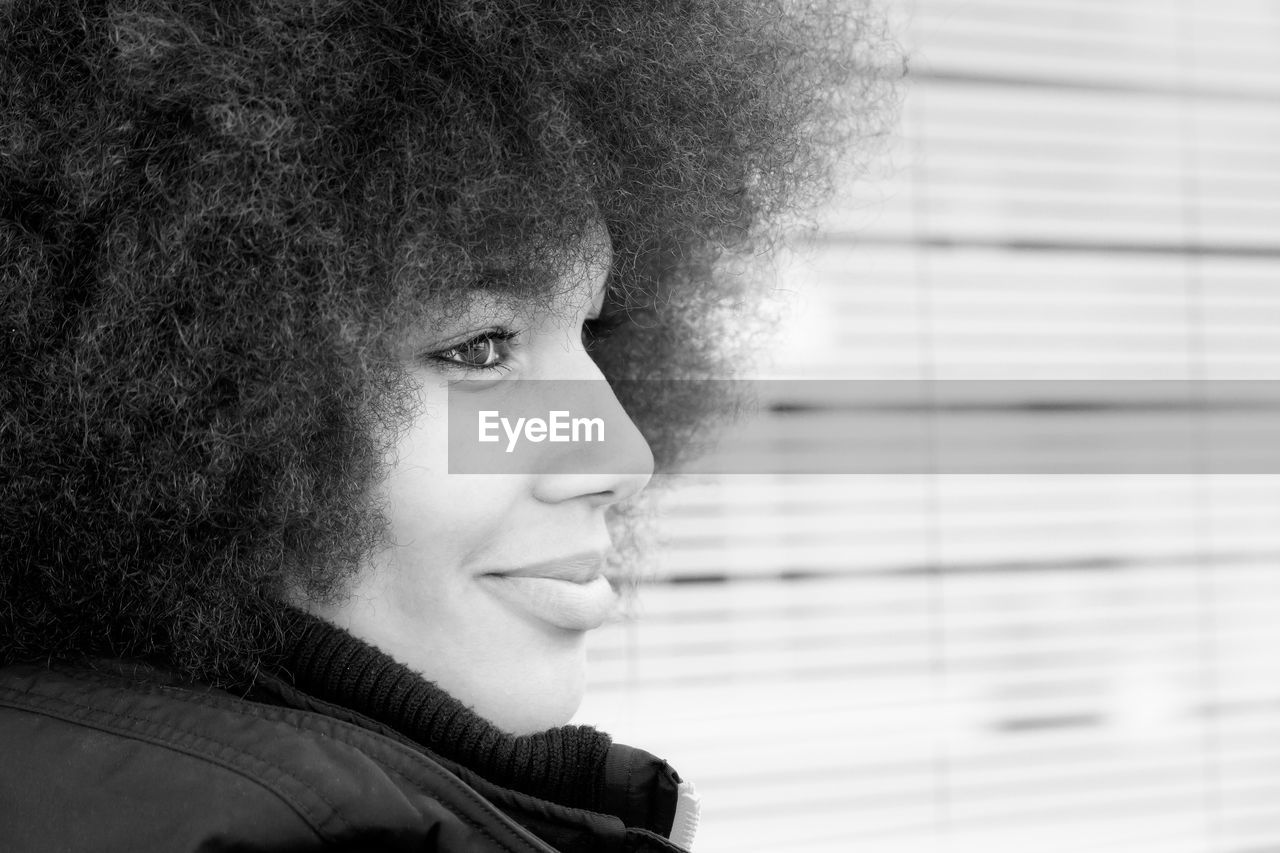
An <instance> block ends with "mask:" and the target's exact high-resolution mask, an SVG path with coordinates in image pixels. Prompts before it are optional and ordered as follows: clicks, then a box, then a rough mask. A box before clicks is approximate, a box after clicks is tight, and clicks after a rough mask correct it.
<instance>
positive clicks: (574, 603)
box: [481, 575, 618, 631]
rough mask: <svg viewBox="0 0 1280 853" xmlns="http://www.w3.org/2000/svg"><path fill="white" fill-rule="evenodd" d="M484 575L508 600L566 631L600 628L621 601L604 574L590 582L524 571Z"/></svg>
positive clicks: (499, 595)
mask: <svg viewBox="0 0 1280 853" xmlns="http://www.w3.org/2000/svg"><path fill="white" fill-rule="evenodd" d="M481 579H482V581H483V582H484V583H485V584H486V585H487V587H488V589H489V591H490V592H492V593H493V594H494V595H496V596H497V597H498V598H500V599H502V601H503V602H505V603H506V604H508V605H510V606H511V607H514V608H515V609H516V610H519V611H521V612H522V613H525V614H527V615H529V616H532V617H533V618H535V619H537V620H539V621H541V622H546V623H547V624H548V625H553V626H555V627H556V628H562V629H564V630H566V631H590V630H592V629H593V628H599V627H600V626H601V625H603V624H604V623H605V622H607V621H608V620H609V617H610V616H612V615H613V613H614V610H615V609H616V607H617V603H618V594H617V593H616V592H614V590H613V586H612V585H611V584H610V583H609V581H608V579H607V578H605V577H604V576H603V575H599V576H597V577H596V578H595V579H593V580H590V581H587V582H586V583H574V582H573V581H568V580H562V579H560V578H545V577H524V576H521V575H482V576H481Z"/></svg>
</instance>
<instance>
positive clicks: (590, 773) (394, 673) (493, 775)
mask: <svg viewBox="0 0 1280 853" xmlns="http://www.w3.org/2000/svg"><path fill="white" fill-rule="evenodd" d="M293 616H294V619H293V620H292V621H293V625H294V626H295V627H294V629H293V630H291V631H290V636H289V639H288V640H287V641H286V644H285V647H284V649H283V655H282V657H281V659H280V660H281V668H280V672H279V674H280V675H281V676H282V677H283V678H284V679H285V680H286V681H287V682H289V683H291V684H292V686H293V687H295V688H297V689H298V690H301V691H303V692H304V693H307V694H309V695H311V696H313V697H315V698H317V699H320V700H323V701H325V702H330V703H333V704H335V705H340V706H342V707H345V708H347V709H349V710H351V711H355V712H356V713H358V714H360V715H362V716H365V717H367V718H369V719H372V720H374V721H376V722H378V723H381V724H383V725H385V726H388V727H390V728H392V729H394V730H396V731H397V732H399V733H400V734H401V735H404V736H406V737H408V738H409V739H411V740H413V741H414V742H416V743H418V744H421V745H422V746H424V747H426V748H427V749H429V750H431V751H432V752H434V753H435V754H437V755H439V756H441V757H443V758H445V759H448V760H450V761H453V762H455V763H457V764H460V765H463V766H465V767H467V768H469V769H470V770H472V771H474V772H476V773H478V774H479V775H480V776H483V777H484V778H486V779H488V780H489V781H490V782H493V783H495V784H497V785H501V786H503V787H506V788H511V789H514V790H517V791H520V792H522V793H525V794H529V795H531V796H534V797H538V798H540V799H544V800H550V801H552V802H556V803H559V804H561V805H565V806H569V807H572V808H581V809H587V810H590V811H598V812H607V813H613V814H616V815H617V816H618V817H620V818H622V819H623V821H624V823H626V824H627V825H630V826H638V827H643V828H645V829H650V830H652V831H655V832H658V833H659V834H662V835H666V834H667V833H669V832H670V830H671V825H672V819H673V816H674V810H675V788H676V786H677V785H678V784H679V782H680V778H679V776H678V775H677V774H676V773H675V771H674V770H672V769H671V768H670V766H669V765H667V764H666V762H664V761H662V760H661V759H658V758H655V757H654V756H652V755H650V754H649V753H647V752H644V751H642V750H638V749H634V748H632V747H626V746H623V745H621V744H613V743H612V741H611V739H610V737H609V736H608V735H607V734H605V733H603V732H600V731H597V730H596V729H594V728H592V727H590V726H561V727H559V728H554V729H549V730H547V731H543V732H537V733H534V734H529V735H519V736H517V735H512V734H509V733H507V732H504V731H502V730H501V729H499V728H497V727H496V726H494V725H493V724H492V723H490V722H488V721H487V720H485V719H484V718H482V717H480V716H479V715H478V714H476V713H475V712H474V711H472V710H471V709H470V708H468V707H466V706H465V705H463V704H462V703H461V702H459V701H458V700H457V699H455V698H454V697H453V696H451V695H450V694H449V693H447V692H446V691H445V690H443V689H442V688H440V687H439V686H437V685H436V684H434V683H432V682H430V681H428V680H426V679H424V678H422V677H421V676H420V675H418V674H417V673H415V672H414V671H413V670H411V669H409V668H408V667H407V666H404V665H403V664H401V663H399V662H398V661H396V660H394V659H393V658H391V657H390V656H389V655H387V654H385V653H384V652H382V651H380V650H379V649H377V648H374V647H373V646H371V645H369V644H367V643H365V642H363V641H362V640H360V639H358V638H356V637H355V636H353V635H351V634H350V633H348V632H346V631H344V630H342V629H340V628H338V627H336V626H334V625H332V624H330V623H328V622H325V621H324V620H322V619H319V618H317V617H314V616H311V615H309V614H306V613H303V612H301V611H294V613H293Z"/></svg>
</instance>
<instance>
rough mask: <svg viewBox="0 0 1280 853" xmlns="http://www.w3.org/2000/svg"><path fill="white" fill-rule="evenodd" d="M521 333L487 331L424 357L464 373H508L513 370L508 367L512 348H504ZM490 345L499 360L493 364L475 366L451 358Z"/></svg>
mask: <svg viewBox="0 0 1280 853" xmlns="http://www.w3.org/2000/svg"><path fill="white" fill-rule="evenodd" d="M519 335H520V332H519V331H518V330H515V329H505V328H496V329H486V330H485V331H483V332H481V333H480V334H478V335H475V336H473V337H471V338H468V339H467V340H465V341H462V342H460V343H456V344H454V345H453V346H451V347H445V348H444V349H441V350H436V351H435V352H429V353H426V354H425V355H424V356H423V357H424V358H426V359H428V360H429V361H432V362H435V363H436V364H439V365H443V366H444V367H445V368H446V369H448V370H457V371H462V372H475V373H489V372H492V371H507V370H510V369H511V368H510V367H508V366H507V360H508V359H509V358H510V356H511V352H510V347H509V346H506V347H504V346H502V345H503V344H510V343H511V342H512V341H514V340H515V339H516V338H517V337H519ZM484 343H490V344H491V347H492V349H491V354H493V355H496V357H497V360H496V361H494V362H493V363H492V364H474V363H471V362H467V361H460V360H458V359H456V358H450V357H449V354H450V353H455V352H460V351H462V350H465V349H467V348H468V347H474V346H478V345H480V344H484Z"/></svg>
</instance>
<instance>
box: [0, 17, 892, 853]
mask: <svg viewBox="0 0 1280 853" xmlns="http://www.w3.org/2000/svg"><path fill="white" fill-rule="evenodd" d="M0 16H3V18H2V20H3V23H2V24H0V29H2V35H0V41H3V43H4V44H5V45H6V50H5V55H4V57H3V58H2V59H0V63H3V65H2V66H0V67H2V68H3V72H2V73H3V87H2V89H0V90H2V91H3V92H4V99H5V100H4V102H3V103H4V107H3V116H4V119H3V121H4V134H3V139H2V140H0V145H2V146H3V147H2V148H0V181H3V190H2V191H0V204H2V205H3V208H0V258H2V259H3V284H2V288H0V300H2V301H0V311H2V313H0V316H2V317H3V323H4V325H3V328H4V338H3V339H4V345H3V351H2V352H3V367H4V374H3V375H4V379H3V384H2V385H0V395H3V396H2V399H0V403H2V405H3V413H4V414H3V421H2V422H0V424H2V426H0V455H2V456H0V459H2V461H3V470H4V471H5V472H6V477H5V481H4V483H3V485H0V512H2V513H3V521H2V523H0V537H2V538H0V544H2V548H0V663H3V664H4V665H5V666H4V668H3V669H0V754H3V755H4V761H3V769H2V770H0V848H2V849H5V850H49V849H58V850H106V849H122V850H123V849H127V850H133V851H136V850H149V849H156V850H187V849H191V850H196V849H201V850H204V849H290V850H294V849H310V848H311V847H325V846H328V847H336V848H340V849H360V850H375V849H376V850H398V849H405V850H462V849H466V850H481V849H484V850H488V849H494V850H547V849H549V848H548V845H550V847H551V848H555V849H561V850H612V849H617V850H671V849H674V847H673V842H674V843H676V844H687V843H688V840H689V837H690V830H691V827H692V825H693V824H694V823H695V822H696V815H695V814H694V812H693V810H692V806H691V803H692V798H691V796H690V792H689V790H688V786H687V785H685V784H684V783H683V782H682V781H681V780H680V778H679V777H678V776H677V775H676V774H675V772H674V771H673V770H671V769H670V768H669V767H668V766H667V765H666V764H665V763H664V762H662V761H660V760H658V759H656V758H654V757H652V756H650V755H648V754H647V753H643V752H641V751H639V750H633V749H630V748H627V747H623V746H621V745H618V744H612V743H611V741H610V739H609V738H608V737H607V736H606V735H604V734H602V733H600V732H597V731H595V730H593V729H590V728H587V727H570V726H567V725H566V723H567V722H568V720H569V718H570V716H571V715H572V714H573V713H574V710H575V709H576V707H577V704H578V700H579V698H580V696H581V692H582V687H583V639H584V636H585V634H586V632H587V631H589V630H590V629H591V628H593V627H595V626H596V625H598V624H600V623H601V622H602V621H603V620H604V619H605V618H606V617H607V616H608V614H609V612H610V610H611V608H612V605H613V603H614V598H615V595H616V593H615V591H614V585H615V584H617V583H618V581H619V577H620V575H619V573H618V572H617V571H616V570H617V568H618V565H619V563H620V558H619V556H618V555H619V553H620V551H625V550H626V549H625V548H623V549H619V548H611V532H612V534H613V536H614V537H618V536H621V537H622V539H623V540H625V539H626V537H625V529H626V525H625V523H624V522H625V519H626V517H627V514H626V512H625V511H624V509H625V507H626V506H627V504H628V503H629V502H631V499H632V498H634V496H635V495H637V494H638V493H639V492H640V490H641V489H643V488H644V486H645V484H646V482H647V481H648V479H649V476H650V474H651V472H652V471H653V469H654V464H655V460H656V464H657V466H658V467H659V468H662V467H666V466H669V465H671V464H672V463H673V461H674V460H675V459H676V458H678V456H679V455H680V452H681V450H682V449H683V448H685V447H687V446H688V445H689V437H690V436H691V435H692V434H693V430H695V429H696V428H697V426H698V424H699V423H701V422H702V421H703V420H704V419H705V418H706V417H707V416H709V415H710V414H712V413H713V412H714V409H715V406H716V401H715V400H711V399H706V398H704V397H702V396H700V395H690V394H685V395H683V396H681V394H680V393H678V391H677V389H678V387H679V386H678V385H677V384H676V383H674V382H664V381H663V380H674V379H679V378H683V377H691V376H698V375H710V374H712V373H720V372H722V371H723V368H724V366H725V365H724V364H723V356H722V353H721V350H720V349H719V348H718V345H717V342H718V340H719V339H720V338H721V336H722V334H723V331H724V329H725V327H724V326H723V325H721V326H717V325H716V324H715V323H714V322H713V320H716V321H717V322H723V321H724V318H725V317H726V313H725V310H724V307H725V306H726V305H728V304H732V303H733V302H734V301H735V300H739V299H740V293H739V291H740V290H741V289H742V285H741V284H740V278H738V277H732V276H728V275H724V274H722V273H721V272H720V270H722V268H723V266H724V261H725V259H726V258H729V257H731V256H733V255H735V254H737V255H739V256H741V255H742V254H743V253H745V252H751V251H756V250H758V248H759V247H760V246H761V245H762V244H763V243H764V242H765V241H766V240H767V237H768V234H769V233H770V230H769V229H770V228H773V227H775V226H776V225H777V223H778V221H779V214H780V213H781V212H782V211H783V210H785V209H786V208H787V206H788V205H790V204H792V203H794V202H795V201H797V200H798V199H799V198H800V197H801V195H802V194H803V193H804V192H805V191H807V190H809V189H811V188H813V187H815V186H816V185H817V183H818V178H820V176H821V174H822V170H821V165H822V158H823V157H824V156H825V155H826V153H828V152H829V151H830V146H831V144H832V140H833V139H835V138H836V136H838V135H839V134H838V133H837V132H836V131H837V122H836V119H835V117H836V116H837V115H838V114H839V109H840V108H841V104H842V101H841V98H843V97H844V96H846V95H849V94H851V93H852V94H854V95H858V96H861V97H862V101H860V103H864V104H869V103H870V101H869V100H868V99H867V98H866V95H868V94H869V93H871V92H872V91H873V90H874V88H875V86H876V83H875V80H874V75H870V74H867V73H866V71H867V69H865V68H862V67H860V66H859V61H858V56H859V53H858V50H859V47H860V45H862V44H864V43H865V39H864V36H865V28H864V26H863V21H862V18H861V16H860V15H855V14H852V13H849V12H845V13H842V14H840V15H830V14H822V13H820V12H818V11H817V10H812V9H810V10H808V11H807V12H806V13H805V14H799V13H797V12H796V10H795V9H793V8H792V4H790V3H775V2H754V3H738V2H735V3H727V2H707V3H696V4H685V3H679V4H651V3H649V2H644V3H636V4H634V7H630V6H627V5H625V4H601V3H598V2H595V0H590V2H588V0H582V2H576V3H570V2H565V3H554V4H552V3H547V4H524V3H478V2H454V3H432V4H416V3H399V4H397V3H385V2H380V3H359V2H314V0H313V2H301V0H290V1H289V2H265V0H264V2H246V3H238V4H210V5H208V6H207V7H205V6H204V5H203V4H181V3H176V2H158V1H157V2H127V3H126V2H119V3H111V2H88V0H81V2H74V3H60V4H45V3H38V2H11V3H7V4H5V5H4V6H3V7H2V9H0ZM868 114H870V113H868ZM859 115H861V113H849V114H846V115H845V119H847V118H848V117H853V118H857V117H858V116H859ZM855 124H856V122H855ZM847 126H848V125H846V127H847ZM833 134H834V135H833ZM717 318H718V320H717ZM728 322H730V323H732V322H733V321H732V320H730V321H728ZM606 379H607V380H609V381H608V382H606V381H604V380H606ZM628 379H641V380H646V381H645V382H641V383H628V382H626V381H625V380H628ZM521 380H530V381H528V382H522V381H521ZM532 380H572V382H568V383H566V382H565V381H557V382H534V381H532ZM570 386H571V387H573V388H575V389H578V392H579V394H580V396H577V397H575V401H576V402H577V403H580V404H582V405H583V406H587V407H590V408H592V409H593V411H595V412H597V413H598V414H599V415H600V417H601V420H602V422H603V423H604V426H605V428H606V430H607V435H608V437H609V442H608V444H607V445H604V446H596V445H590V444H587V443H582V442H579V443H574V442H569V443H567V444H563V443H552V442H545V443H536V444H530V445H529V449H528V450H527V452H526V453H525V454H524V455H523V456H522V457H521V458H522V463H521V466H520V467H519V469H518V470H517V469H516V468H514V467H513V468H511V469H508V470H498V471H497V473H494V472H493V471H490V472H489V473H459V472H458V470H456V469H460V468H465V463H466V462H467V460H468V459H469V458H470V456H469V454H480V453H481V452H482V451H484V450H486V449H487V448H481V447H479V445H478V444H477V445H476V446H474V447H470V448H462V449H461V450H460V449H459V448H458V447H457V446H452V447H451V446H450V445H449V442H448V438H447V436H448V435H449V434H450V432H451V428H452V429H453V430H456V432H455V434H466V433H465V432H463V430H470V429H474V427H473V426H472V424H473V423H474V421H471V420H466V421H465V422H464V416H467V417H470V416H472V415H476V414H479V415H481V416H483V413H484V412H495V411H502V410H503V409H504V407H506V408H510V407H512V406H514V405H515V403H514V400H515V399H516V398H521V400H522V402H523V403H524V404H529V405H533V406H534V408H538V407H541V409H542V410H544V411H548V412H550V411H554V410H557V409H558V408H563V405H562V402H563V398H562V397H561V396H560V395H562V394H563V393H564V392H565V389H566V388H568V387H570ZM516 389H519V390H518V391H517V390H516ZM582 389H587V390H586V391H585V392H583V391H582ZM615 389H616V390H615ZM646 389H647V390H646ZM451 467H452V468H454V469H455V470H454V472H453V473H450V469H451ZM606 569H608V572H606ZM610 578H612V581H613V583H611V581H610Z"/></svg>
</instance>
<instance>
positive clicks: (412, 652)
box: [303, 244, 653, 734]
mask: <svg viewBox="0 0 1280 853" xmlns="http://www.w3.org/2000/svg"><path fill="white" fill-rule="evenodd" d="M606 245H607V244H606ZM596 254H597V255H600V257H598V258H596V259H594V260H581V261H578V262H576V263H571V264H569V265H567V266H566V269H565V270H564V272H563V274H562V277H561V284H562V286H561V287H560V288H558V291H559V295H557V296H556V297H554V299H552V300H545V299H544V300H541V301H533V300H530V301H527V302H514V301H512V300H509V299H507V300H504V299H502V298H501V297H498V296H495V295H494V294H491V293H485V292H477V293H476V294H475V295H474V296H473V298H472V300H471V303H470V305H469V306H468V307H467V309H466V310H465V311H463V312H462V316H457V312H451V316H452V317H453V319H450V320H449V321H447V322H446V323H442V324H439V325H438V326H437V327H436V328H432V329H429V330H424V331H422V332H421V333H419V334H415V335H413V336H411V338H410V340H409V343H408V346H407V347H406V349H405V351H404V358H405V361H406V364H407V365H408V366H409V370H410V372H411V374H412V375H413V377H414V378H415V379H416V380H417V382H418V383H419V389H418V396H419V399H418V407H417V412H416V415H415V418H414V421H413V423H412V425H411V427H410V429H409V430H408V431H407V433H406V434H404V436H403V437H402V439H401V440H400V441H399V443H398V445H397V447H396V457H395V464H394V468H393V470H392V472H391V474H390V476H389V478H388V479H387V480H386V482H385V483H384V485H383V489H382V493H381V495H380V498H381V499H382V500H383V501H384V503H385V512H386V515H387V518H388V520H389V522H390V535H389V541H390V542H391V545H390V546H389V547H387V548H386V549H385V550H383V551H382V552H381V553H379V554H377V555H376V556H375V557H374V558H372V559H371V561H370V562H369V563H368V565H366V566H365V567H364V568H363V570H362V571H361V572H360V573H359V574H358V576H357V577H356V579H355V581H354V582H353V585H352V587H351V594H350V595H349V596H347V597H345V598H344V600H342V601H340V602H338V603H336V604H329V605H323V604H315V603H308V602H303V606H305V607H307V608H308V609H310V610H312V611H313V612H315V613H317V614H318V615H320V616H322V617H324V618H326V619H328V620H329V621H331V622H333V623H335V624H337V625H339V626H341V627H343V628H345V629H347V630H348V631H350V632H351V633H353V634H355V635H356V636H358V637H360V638H362V639H364V640H365V641H367V642H369V643H371V644H372V645H374V646H377V647H378V648H380V649H382V650H383V651H385V652H387V653H388V654H390V655H391V656H392V657H394V658H396V659H397V660H399V661H400V662H402V663H404V664H407V665H408V666H410V667H411V668H413V669H415V670H416V671H418V672H419V673H421V674H422V675H423V676H425V677H426V678H428V679H429V680H431V681H434V682H436V683H437V684H439V685H440V686H441V687H443V688H444V689H445V690H447V691H448V692H450V693H451V694H453V695H454V696H455V697H456V698H458V699H459V700H460V701H462V702H463V703H464V704H466V705H469V706H471V707H472V708H474V710H475V711H476V712H477V713H479V714H480V715H481V716H483V717H485V718H487V719H489V720H491V721H492V722H494V723H495V724H497V725H498V726H499V727H501V728H503V729H505V730H507V731H510V732H514V733H517V734H520V733H527V732H532V731H537V730H542V729H546V728H550V727H553V726H558V725H563V724H565V723H567V722H568V721H569V718H570V717H572V715H573V714H574V712H575V711H576V710H577V707H578V704H579V702H580V701H581V698H582V691H583V688H584V684H585V667H586V660H585V648H584V639H585V635H586V632H587V631H588V630H590V629H591V628H594V627H597V626H598V625H599V624H601V622H603V621H604V620H605V619H606V618H608V616H610V615H611V614H612V609H613V605H614V603H615V597H616V596H615V592H614V590H613V589H612V588H611V586H610V585H609V582H608V581H607V580H605V578H604V577H603V576H602V575H601V574H600V572H601V570H602V568H603V559H604V554H605V552H606V550H607V549H608V548H609V546H610V539H609V534H608V531H607V528H606V524H605V511H606V510H607V509H608V508H609V507H610V506H611V505H612V504H614V503H615V502H617V501H620V500H624V499H626V498H628V497H631V496H632V495H634V494H635V493H637V492H638V491H640V490H641V489H643V488H644V486H645V484H646V483H647V482H648V480H649V477H650V475H651V474H652V471H653V457H652V455H651V453H650V451H649V447H648V445H647V443H646V442H645V440H644V438H643V437H642V436H641V435H640V433H639V432H638V430H636V427H635V425H634V424H633V423H632V422H631V420H630V419H629V418H628V417H627V416H626V414H625V412H623V411H622V408H621V406H620V404H619V403H618V401H617V399H616V397H614V395H613V393H612V391H611V390H610V388H609V386H608V384H607V383H606V382H605V381H604V378H603V376H602V375H601V373H600V371H599V369H598V368H597V367H596V365H595V362H594V361H593V360H592V358H591V356H590V355H589V354H588V352H587V350H586V348H585V346H584V344H583V327H584V324H585V323H587V322H588V321H590V320H591V319H593V318H594V317H595V316H597V315H598V313H599V311H600V307H601V303H602V300H603V294H604V285H605V279H606V277H607V273H608V269H609V263H608V261H609V258H608V251H607V248H605V250H604V251H602V252H598V253H596ZM547 379H554V380H565V379H570V380H595V381H592V382H590V383H584V382H573V383H564V384H563V385H562V384H558V383H556V382H527V381H525V380H547ZM510 383H519V384H518V385H511V384H510ZM565 385H571V386H573V387H574V388H576V389H579V393H581V389H583V388H587V389H590V391H589V393H590V394H591V395H592V396H593V397H594V400H593V401H592V402H593V405H594V407H595V408H596V410H597V413H598V412H600V411H606V413H607V415H608V417H607V418H606V420H607V426H608V429H609V430H610V431H611V434H609V435H608V436H607V437H608V439H609V441H608V447H609V456H608V457H606V456H604V455H602V454H601V453H599V451H598V449H596V448H593V447H592V446H591V445H589V444H581V445H578V446H575V445H574V444H572V443H568V444H566V443H554V444H553V443H550V442H541V443H525V444H524V446H523V447H522V449H521V460H522V463H521V466H520V471H526V472H532V473H519V472H514V471H511V472H505V473H498V474H459V473H452V474H451V473H449V472H448V467H449V453H448V450H449V444H448V435H447V433H448V430H447V426H453V428H454V429H455V430H456V429H459V428H460V427H465V426H466V424H464V423H462V422H461V421H462V415H461V414H460V413H463V412H465V413H467V414H468V415H470V413H472V412H476V411H483V410H495V411H499V412H501V411H502V410H503V409H504V404H505V403H506V402H508V401H509V399H510V396H511V392H512V391H513V389H519V391H520V393H521V395H522V396H523V397H524V399H525V402H526V403H527V402H528V395H529V394H533V395H535V396H534V401H535V402H538V399H537V395H542V396H543V397H545V398H546V399H544V400H542V401H541V402H543V403H545V406H544V407H543V409H542V410H543V411H544V412H550V411H553V410H556V409H564V408H565V405H564V401H563V400H556V399H551V398H552V397H555V396H556V394H557V390H558V389H561V388H563V387H564V386H565ZM451 402H452V405H453V409H454V420H453V421H451V422H450V423H448V424H447V423H446V419H447V418H449V410H450V403H451ZM467 428H470V429H474V427H467ZM498 434H500V435H502V442H503V443H505V442H507V440H508V439H507V438H506V435H505V434H504V433H502V430H501V429H499V430H498ZM456 461H457V460H456V459H455V462H456ZM530 463H533V464H530ZM455 468H456V466H455ZM616 472H633V473H616Z"/></svg>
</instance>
